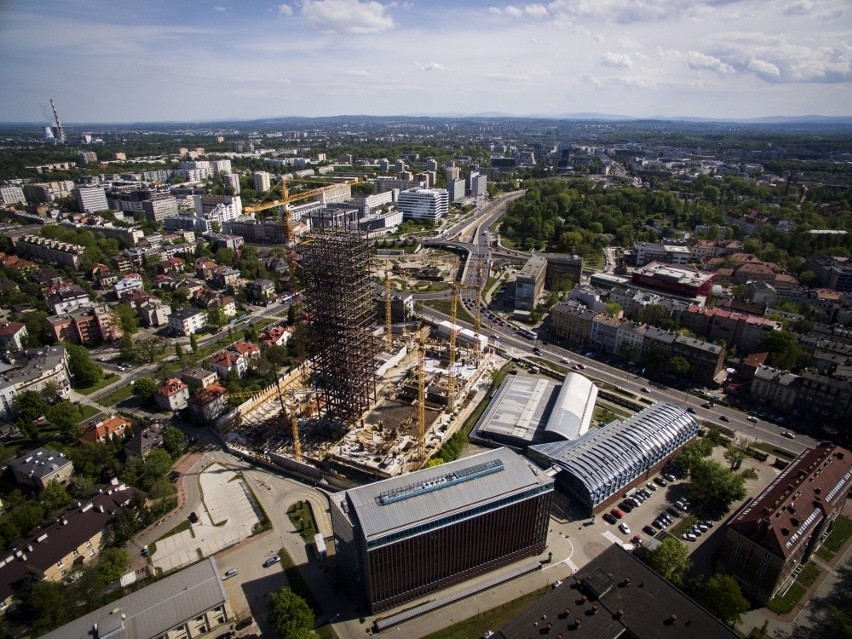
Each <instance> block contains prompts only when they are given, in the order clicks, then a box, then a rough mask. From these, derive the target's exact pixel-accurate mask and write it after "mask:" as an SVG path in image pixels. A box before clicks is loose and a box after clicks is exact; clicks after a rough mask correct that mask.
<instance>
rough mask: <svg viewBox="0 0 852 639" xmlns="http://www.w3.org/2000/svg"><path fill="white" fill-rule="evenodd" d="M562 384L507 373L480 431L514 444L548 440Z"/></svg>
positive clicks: (478, 432) (483, 418)
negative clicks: (550, 418)
mask: <svg viewBox="0 0 852 639" xmlns="http://www.w3.org/2000/svg"><path fill="white" fill-rule="evenodd" d="M558 388H559V385H558V384H557V383H556V382H554V381H552V380H549V379H545V378H543V377H533V376H532V375H525V374H522V373H518V374H517V375H507V376H506V379H505V380H503V383H502V384H501V385H500V389H499V390H498V391H497V394H496V395H495V396H494V399H493V400H492V401H491V403H490V404H489V406H488V409H487V410H486V411H485V414H484V415H483V416H482V418H481V419H480V421H479V424H477V427H476V431H475V433H476V435H477V436H478V437H481V438H483V439H491V438H492V437H493V438H495V439H497V440H500V441H502V442H504V443H509V444H513V445H526V444H534V443H537V442H540V441H544V438H543V435H544V428H545V425H546V424H547V418H548V416H549V414H550V412H551V408H552V406H553V405H554V403H555V401H556V398H557V389H558Z"/></svg>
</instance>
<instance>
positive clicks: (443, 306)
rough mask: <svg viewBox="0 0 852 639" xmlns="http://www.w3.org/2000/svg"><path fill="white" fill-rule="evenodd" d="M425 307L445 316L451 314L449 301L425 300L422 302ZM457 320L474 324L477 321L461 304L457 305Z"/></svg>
mask: <svg viewBox="0 0 852 639" xmlns="http://www.w3.org/2000/svg"><path fill="white" fill-rule="evenodd" d="M421 303H422V304H423V306H429V307H431V308H434V309H435V310H437V311H440V312H441V313H444V314H445V315H449V314H450V301H449V300H423V302H421ZM456 319H460V320H462V321H463V322H468V323H470V324H473V323H474V322H475V321H476V320H474V318H473V315H471V314H470V313H468V312H467V309H466V308H465V307H464V304H462V303H461V302H459V303H458V304H457V305H456Z"/></svg>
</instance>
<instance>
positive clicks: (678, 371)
mask: <svg viewBox="0 0 852 639" xmlns="http://www.w3.org/2000/svg"><path fill="white" fill-rule="evenodd" d="M691 368H692V366H691V365H690V364H689V362H688V361H687V360H686V359H685V358H683V357H681V356H680V355H675V356H674V357H672V358H671V359H670V360H669V370H671V371H672V372H673V373H674V374H675V375H686V374H687V373H688V372H689V370H690V369H691Z"/></svg>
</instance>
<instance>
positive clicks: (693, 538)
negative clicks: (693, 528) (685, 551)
mask: <svg viewBox="0 0 852 639" xmlns="http://www.w3.org/2000/svg"><path fill="white" fill-rule="evenodd" d="M683 538H684V539H686V540H687V541H696V540H697V539H698V537H696V536H695V535H693V534H692V533H684V535H683Z"/></svg>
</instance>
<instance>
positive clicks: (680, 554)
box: [645, 536, 692, 584]
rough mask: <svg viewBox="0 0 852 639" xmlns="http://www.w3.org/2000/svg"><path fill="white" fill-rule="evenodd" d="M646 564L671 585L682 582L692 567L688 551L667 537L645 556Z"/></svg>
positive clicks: (675, 540)
mask: <svg viewBox="0 0 852 639" xmlns="http://www.w3.org/2000/svg"><path fill="white" fill-rule="evenodd" d="M645 561H646V563H647V564H648V565H649V566H650V567H651V568H653V569H654V570H656V571H657V572H658V573H660V575H662V576H663V577H665V578H666V579H668V580H669V581H671V582H672V583H673V584H680V583H681V582H683V579H684V577H686V573H688V572H689V569H690V567H691V566H692V560H690V558H689V550H688V549H687V547H686V546H684V545H683V544H682V543H681V542H679V541H678V540H677V539H675V538H674V537H670V536H667V537H666V538H665V539H664V540H663V541H662V543H660V545H659V546H657V547H656V548H654V550H650V551H648V552H647V553H646V554H645Z"/></svg>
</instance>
